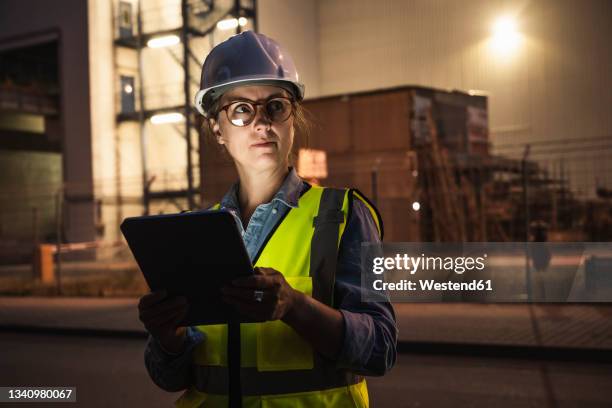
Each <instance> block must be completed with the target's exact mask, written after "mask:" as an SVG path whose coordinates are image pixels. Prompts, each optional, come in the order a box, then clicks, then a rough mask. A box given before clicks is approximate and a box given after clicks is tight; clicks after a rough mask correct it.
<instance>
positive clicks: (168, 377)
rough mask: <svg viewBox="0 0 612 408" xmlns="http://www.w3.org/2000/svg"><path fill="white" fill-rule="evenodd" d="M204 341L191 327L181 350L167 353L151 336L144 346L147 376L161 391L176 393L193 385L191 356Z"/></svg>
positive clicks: (200, 333)
mask: <svg viewBox="0 0 612 408" xmlns="http://www.w3.org/2000/svg"><path fill="white" fill-rule="evenodd" d="M201 341H204V334H203V333H202V332H199V331H197V330H195V329H193V328H192V327H188V328H187V337H186V339H185V344H184V346H183V350H181V351H180V352H179V353H177V354H174V353H169V352H167V351H165V350H164V349H163V347H162V346H161V345H160V344H159V342H158V341H157V340H155V339H154V338H153V337H152V336H151V335H149V339H148V340H147V344H146V346H145V352H144V358H145V367H146V368H147V371H148V373H149V376H150V377H151V379H152V380H153V382H154V383H155V384H157V386H158V387H160V388H161V389H163V390H166V391H170V392H176V391H180V390H184V389H185V388H187V387H189V386H191V385H192V383H193V379H192V359H191V354H192V352H193V349H194V348H195V346H197V345H198V344H199V343H200V342H201Z"/></svg>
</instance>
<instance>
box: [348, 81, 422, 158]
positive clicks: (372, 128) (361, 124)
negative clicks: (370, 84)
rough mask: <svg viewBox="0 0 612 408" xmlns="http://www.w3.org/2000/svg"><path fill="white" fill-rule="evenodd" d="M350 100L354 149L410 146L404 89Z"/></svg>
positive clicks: (409, 106) (368, 150)
mask: <svg viewBox="0 0 612 408" xmlns="http://www.w3.org/2000/svg"><path fill="white" fill-rule="evenodd" d="M350 101H351V118H352V121H351V124H352V129H351V130H352V135H351V136H352V139H351V140H352V147H353V151H355V152H371V151H386V150H394V149H403V150H407V149H409V148H410V110H411V104H410V95H409V92H408V91H407V90H398V91H386V92H381V93H373V94H364V95H355V96H352V97H350Z"/></svg>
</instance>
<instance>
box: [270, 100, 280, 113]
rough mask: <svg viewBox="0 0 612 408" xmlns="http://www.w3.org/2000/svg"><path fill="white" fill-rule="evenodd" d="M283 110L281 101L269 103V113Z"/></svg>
mask: <svg viewBox="0 0 612 408" xmlns="http://www.w3.org/2000/svg"><path fill="white" fill-rule="evenodd" d="M282 110H283V103H282V102H281V101H270V102H268V111H270V112H280V111H282Z"/></svg>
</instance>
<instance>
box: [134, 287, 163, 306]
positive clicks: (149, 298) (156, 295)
mask: <svg viewBox="0 0 612 408" xmlns="http://www.w3.org/2000/svg"><path fill="white" fill-rule="evenodd" d="M167 294H168V292H167V291H166V290H165V289H162V290H158V291H155V292H149V293H147V294H146V295H144V296H143V297H141V298H140V301H139V302H138V307H139V308H147V307H150V306H153V305H154V304H156V303H159V302H161V301H162V300H163V299H164V298H165V297H166V295H167Z"/></svg>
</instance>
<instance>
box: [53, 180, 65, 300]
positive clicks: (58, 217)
mask: <svg viewBox="0 0 612 408" xmlns="http://www.w3.org/2000/svg"><path fill="white" fill-rule="evenodd" d="M63 196H64V187H63V186H62V187H60V188H59V190H58V191H57V196H56V200H55V221H56V222H55V224H56V225H55V227H56V230H55V232H56V235H57V251H56V254H57V263H56V269H55V278H56V283H57V293H58V294H59V295H61V294H62V223H63V220H62V212H63V211H62V202H63Z"/></svg>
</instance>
